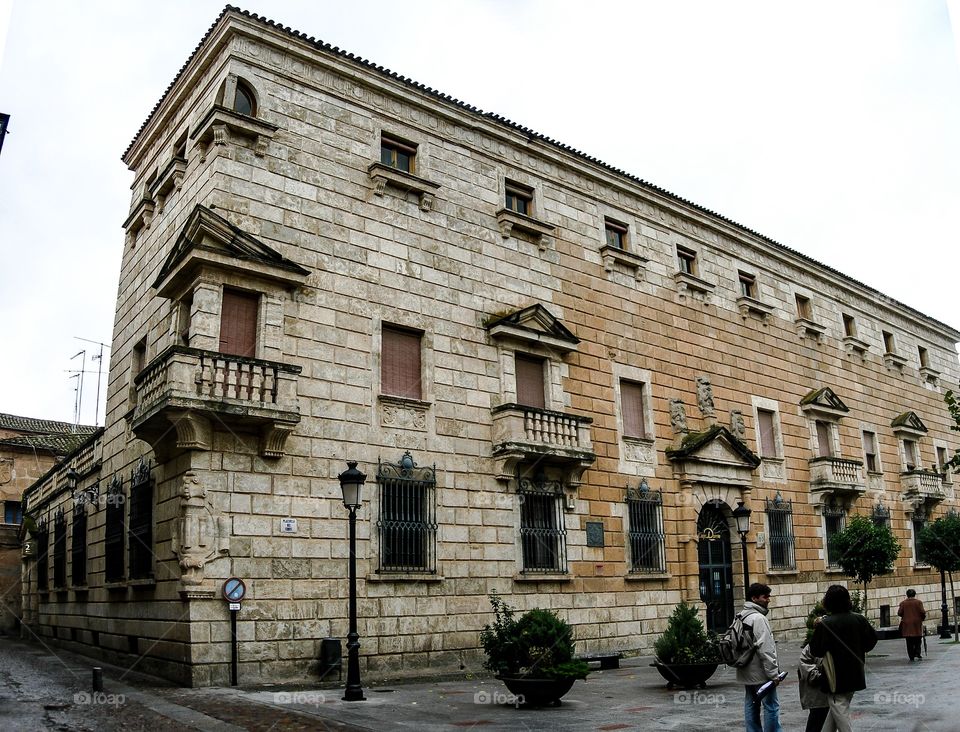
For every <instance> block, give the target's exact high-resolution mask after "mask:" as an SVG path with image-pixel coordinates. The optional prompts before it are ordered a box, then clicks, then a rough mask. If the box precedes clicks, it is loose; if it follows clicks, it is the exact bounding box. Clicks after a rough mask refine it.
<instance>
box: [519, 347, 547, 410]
mask: <svg viewBox="0 0 960 732" xmlns="http://www.w3.org/2000/svg"><path fill="white" fill-rule="evenodd" d="M514 362H515V364H516V371H517V401H518V402H519V403H520V404H522V405H524V406H525V407H537V408H539V409H544V408H545V407H546V400H545V397H544V391H543V361H542V360H540V359H538V358H531V357H530V356H521V355H520V354H519V353H518V354H516V357H515V359H514Z"/></svg>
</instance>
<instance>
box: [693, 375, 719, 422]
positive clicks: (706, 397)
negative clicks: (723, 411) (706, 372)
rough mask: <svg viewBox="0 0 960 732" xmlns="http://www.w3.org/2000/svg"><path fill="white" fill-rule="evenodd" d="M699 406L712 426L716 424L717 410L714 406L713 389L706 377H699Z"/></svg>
mask: <svg viewBox="0 0 960 732" xmlns="http://www.w3.org/2000/svg"><path fill="white" fill-rule="evenodd" d="M697 406H698V407H700V413H701V414H702V415H703V416H704V418H706V420H707V421H708V422H710V424H714V423H715V422H716V415H717V412H716V408H715V407H714V406H713V387H712V386H711V385H710V379H708V378H707V377H706V376H698V377H697Z"/></svg>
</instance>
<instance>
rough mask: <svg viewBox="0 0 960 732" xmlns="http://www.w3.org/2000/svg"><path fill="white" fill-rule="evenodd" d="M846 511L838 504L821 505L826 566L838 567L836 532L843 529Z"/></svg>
mask: <svg viewBox="0 0 960 732" xmlns="http://www.w3.org/2000/svg"><path fill="white" fill-rule="evenodd" d="M846 519H847V512H846V511H845V510H844V509H843V508H840V507H839V506H824V507H823V536H824V540H825V542H826V545H827V568H828V569H839V568H840V552H839V551H837V546H836V538H837V534H838V533H840V532H841V531H843V527H844V525H845V524H846Z"/></svg>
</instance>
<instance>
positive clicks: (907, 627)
mask: <svg viewBox="0 0 960 732" xmlns="http://www.w3.org/2000/svg"><path fill="white" fill-rule="evenodd" d="M897 615H899V616H900V635H901V636H902V637H903V638H905V639H906V641H907V655H908V656H909V657H910V660H911V661H913V659H914V658H916V659H917V660H918V661H919V660H920V659H921V658H923V656H921V655H920V641H921V639H922V638H923V621H924V620H926V618H927V611H926V610H925V609H924V608H923V603H922V602H920V601H919V600H918V599H917V591H916V590H907V599H906V600H904V601H903V602H901V603H900V607H899V608H897Z"/></svg>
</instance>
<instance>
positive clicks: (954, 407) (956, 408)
mask: <svg viewBox="0 0 960 732" xmlns="http://www.w3.org/2000/svg"><path fill="white" fill-rule="evenodd" d="M943 401H945V402H946V403H947V409H949V410H950V417H951V419H953V422H954V423H953V424H952V425H950V429H952V430H953V431H954V432H960V401H958V400H957V395H956V394H955V393H954V392H953V390H952V389H947V393H946V394H944V395H943ZM946 467H948V468H950V469H952V470H960V451H954V453H953V457H952V458H950V460H948V461H947V464H946Z"/></svg>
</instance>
